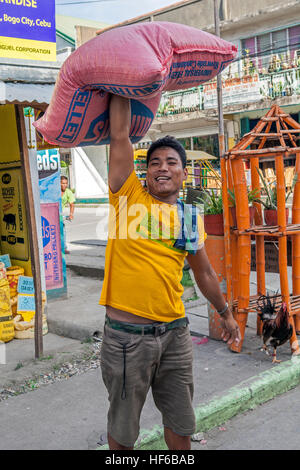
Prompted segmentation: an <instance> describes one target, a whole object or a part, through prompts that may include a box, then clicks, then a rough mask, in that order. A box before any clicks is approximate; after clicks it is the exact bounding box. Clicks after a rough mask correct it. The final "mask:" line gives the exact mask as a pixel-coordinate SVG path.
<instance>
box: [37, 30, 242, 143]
mask: <svg viewBox="0 0 300 470" xmlns="http://www.w3.org/2000/svg"><path fill="white" fill-rule="evenodd" d="M236 52H237V49H236V47H235V46H234V45H232V44H231V43H229V42H227V41H224V40H223V39H221V38H219V37H217V36H214V35H212V34H209V33H206V32H203V31H200V30H199V29H196V28H192V27H189V26H185V25H182V24H178V23H169V22H151V23H138V24H134V25H130V26H125V27H121V28H115V29H112V30H109V31H107V32H104V33H103V34H101V35H99V36H97V37H96V38H93V39H91V40H90V41H88V42H86V43H85V44H83V45H82V46H80V47H79V48H78V49H77V50H76V51H75V52H73V54H71V55H70V56H69V57H68V59H67V60H66V61H65V63H64V64H63V66H62V68H61V70H60V73H59V77H58V80H57V82H56V85H55V89H54V93H53V96H52V100H51V103H50V105H49V107H48V109H47V111H46V113H45V114H44V115H43V116H42V117H41V118H40V119H39V120H38V121H36V122H35V123H34V126H35V127H36V129H37V130H38V131H39V132H40V133H41V134H42V135H43V137H44V138H45V140H47V141H48V142H50V143H52V144H55V145H58V146H60V147H76V146H85V145H101V144H108V143H109V142H110V137H109V112H108V109H109V94H110V93H113V94H116V95H120V96H124V97H126V98H131V130H130V138H131V141H132V143H136V142H138V141H139V140H141V139H142V137H144V135H145V134H146V133H147V131H148V130H149V128H150V126H151V123H152V121H153V119H154V116H155V113H156V111H157V108H158V105H159V103H160V99H161V94H162V92H163V91H170V90H178V89H186V88H191V87H195V86H198V85H201V84H202V83H204V82H207V81H208V80H211V79H212V78H214V77H215V76H216V75H217V74H218V73H220V72H222V70H223V69H224V68H225V67H226V66H227V65H228V64H229V63H230V62H231V61H232V60H233V59H234V57H235V55H236Z"/></svg>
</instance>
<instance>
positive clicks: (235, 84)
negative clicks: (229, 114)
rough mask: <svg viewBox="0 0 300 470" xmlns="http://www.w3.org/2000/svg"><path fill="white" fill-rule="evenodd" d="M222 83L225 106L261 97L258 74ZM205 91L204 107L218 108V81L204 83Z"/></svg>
mask: <svg viewBox="0 0 300 470" xmlns="http://www.w3.org/2000/svg"><path fill="white" fill-rule="evenodd" d="M222 85H223V86H222V88H223V105H224V106H229V105H231V104H238V103H240V104H241V103H250V102H255V101H259V100H260V99H261V94H260V82H259V79H258V76H254V77H244V78H235V79H233V80H229V81H225V82H223V83H222ZM203 92H204V109H211V108H216V107H217V106H218V97H217V82H210V83H207V84H205V85H203Z"/></svg>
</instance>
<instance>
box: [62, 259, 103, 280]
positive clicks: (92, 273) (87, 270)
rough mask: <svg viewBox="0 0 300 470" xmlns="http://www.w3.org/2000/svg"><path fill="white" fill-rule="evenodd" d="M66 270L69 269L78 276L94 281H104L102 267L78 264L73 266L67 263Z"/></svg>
mask: <svg viewBox="0 0 300 470" xmlns="http://www.w3.org/2000/svg"><path fill="white" fill-rule="evenodd" d="M66 264H67V268H68V269H71V270H72V271H73V272H74V273H75V274H78V275H79V276H86V277H92V278H95V279H100V280H103V279H104V267H99V268H98V267H94V266H85V265H80V264H73V263H72V262H68V261H67V263H66Z"/></svg>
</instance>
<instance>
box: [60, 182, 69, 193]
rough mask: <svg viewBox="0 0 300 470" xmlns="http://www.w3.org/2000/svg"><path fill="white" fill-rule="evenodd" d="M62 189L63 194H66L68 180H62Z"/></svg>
mask: <svg viewBox="0 0 300 470" xmlns="http://www.w3.org/2000/svg"><path fill="white" fill-rule="evenodd" d="M60 187H61V190H62V192H63V193H64V192H65V190H66V188H67V187H68V180H65V179H62V180H60Z"/></svg>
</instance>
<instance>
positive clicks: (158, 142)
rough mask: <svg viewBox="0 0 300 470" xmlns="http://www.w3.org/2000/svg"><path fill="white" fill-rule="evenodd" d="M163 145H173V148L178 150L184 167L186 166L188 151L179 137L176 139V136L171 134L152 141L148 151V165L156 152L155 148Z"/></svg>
mask: <svg viewBox="0 0 300 470" xmlns="http://www.w3.org/2000/svg"><path fill="white" fill-rule="evenodd" d="M161 147H171V148H172V149H174V150H176V152H177V153H178V155H179V157H180V160H181V163H182V167H183V168H185V167H186V153H185V150H184V147H183V146H182V145H181V143H180V142H179V141H178V140H177V139H175V137H172V136H171V135H166V137H162V138H161V139H158V140H156V141H155V142H152V144H151V145H150V147H149V149H148V152H147V166H148V164H149V160H150V157H151V154H152V153H153V152H154V150H156V149H158V148H161Z"/></svg>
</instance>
